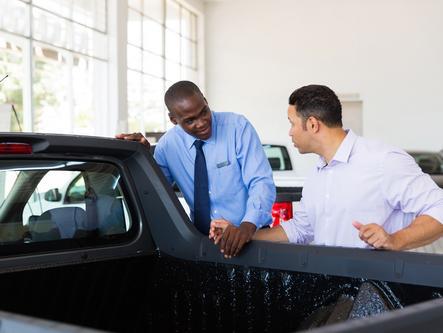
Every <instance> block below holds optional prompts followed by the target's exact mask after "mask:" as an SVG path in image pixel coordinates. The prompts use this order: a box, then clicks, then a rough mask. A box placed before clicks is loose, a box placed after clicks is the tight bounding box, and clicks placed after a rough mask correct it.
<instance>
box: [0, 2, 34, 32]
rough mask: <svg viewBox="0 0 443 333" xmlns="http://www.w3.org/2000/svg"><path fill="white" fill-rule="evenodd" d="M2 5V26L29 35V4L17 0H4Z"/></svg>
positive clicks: (0, 17) (0, 26) (0, 15)
mask: <svg viewBox="0 0 443 333" xmlns="http://www.w3.org/2000/svg"><path fill="white" fill-rule="evenodd" d="M1 7H2V8H1V11H0V28H1V29H4V30H6V31H11V32H14V33H16V34H19V35H23V36H29V22H30V20H29V5H26V4H24V3H22V2H20V1H17V0H2V2H1Z"/></svg>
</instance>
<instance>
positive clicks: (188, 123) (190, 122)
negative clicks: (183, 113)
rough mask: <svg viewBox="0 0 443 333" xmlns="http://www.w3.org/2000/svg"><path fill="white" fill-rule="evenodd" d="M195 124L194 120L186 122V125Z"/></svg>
mask: <svg viewBox="0 0 443 333" xmlns="http://www.w3.org/2000/svg"><path fill="white" fill-rule="evenodd" d="M193 122H194V120H185V123H186V125H192V123H193Z"/></svg>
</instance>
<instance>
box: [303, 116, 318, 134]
mask: <svg viewBox="0 0 443 333" xmlns="http://www.w3.org/2000/svg"><path fill="white" fill-rule="evenodd" d="M306 126H307V128H308V130H310V131H311V132H313V133H317V132H318V130H319V129H320V122H319V121H318V119H317V118H315V117H309V118H308V120H307V123H306Z"/></svg>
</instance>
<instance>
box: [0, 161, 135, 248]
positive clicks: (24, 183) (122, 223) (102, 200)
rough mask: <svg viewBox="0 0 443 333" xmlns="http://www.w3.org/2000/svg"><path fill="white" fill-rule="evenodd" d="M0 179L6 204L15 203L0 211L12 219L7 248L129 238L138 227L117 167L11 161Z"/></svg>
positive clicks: (6, 224)
mask: <svg viewBox="0 0 443 333" xmlns="http://www.w3.org/2000/svg"><path fill="white" fill-rule="evenodd" d="M0 177H1V178H2V179H4V180H5V181H3V182H2V188H1V189H0V193H1V194H2V195H1V196H0V201H1V203H3V201H4V200H5V199H6V198H8V199H9V200H11V202H12V203H13V205H7V206H5V207H3V206H2V207H1V208H0V211H1V216H5V217H6V218H4V220H2V221H0V225H1V228H0V243H1V244H4V243H8V242H15V243H17V242H21V243H24V244H27V243H33V242H43V241H54V240H61V239H69V238H85V237H88V238H90V239H98V238H101V237H106V236H109V235H117V234H124V233H126V232H127V231H128V230H129V229H130V227H131V225H132V221H131V214H130V213H129V211H128V205H127V203H126V199H125V197H124V194H123V190H122V188H123V184H122V183H121V177H120V174H119V172H118V169H117V168H116V167H114V166H113V165H111V164H108V163H94V162H81V161H48V160H46V161H36V160H33V161H32V160H28V161H24V160H22V161H14V160H11V161H8V162H6V163H3V164H2V167H1V170H0ZM86 188H88V191H86ZM18 193H20V195H17V194H18ZM24 198H29V199H28V200H27V201H25V200H23V199H24ZM71 199H76V200H71Z"/></svg>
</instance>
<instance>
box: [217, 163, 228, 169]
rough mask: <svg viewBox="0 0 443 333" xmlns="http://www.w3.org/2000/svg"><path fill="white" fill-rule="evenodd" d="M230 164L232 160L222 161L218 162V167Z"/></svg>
mask: <svg viewBox="0 0 443 333" xmlns="http://www.w3.org/2000/svg"><path fill="white" fill-rule="evenodd" d="M229 164H231V162H229V161H224V162H220V163H217V168H218V169H220V168H223V167H225V166H228V165H229Z"/></svg>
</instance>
